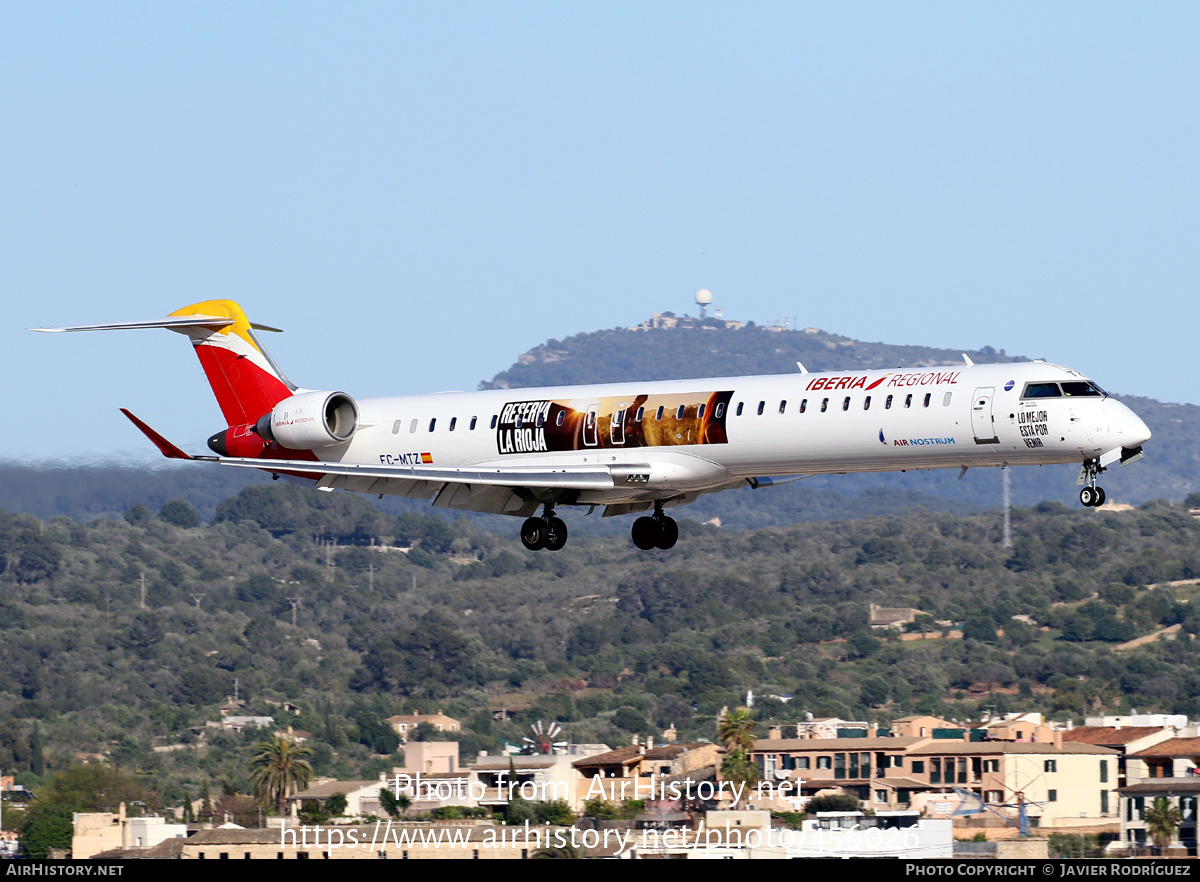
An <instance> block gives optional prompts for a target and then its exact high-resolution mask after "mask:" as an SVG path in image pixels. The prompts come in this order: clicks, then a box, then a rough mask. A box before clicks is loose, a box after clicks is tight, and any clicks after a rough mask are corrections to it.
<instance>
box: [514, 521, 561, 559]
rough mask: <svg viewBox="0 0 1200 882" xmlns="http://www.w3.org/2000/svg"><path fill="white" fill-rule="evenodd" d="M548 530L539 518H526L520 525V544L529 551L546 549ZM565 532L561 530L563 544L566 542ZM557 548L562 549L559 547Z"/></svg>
mask: <svg viewBox="0 0 1200 882" xmlns="http://www.w3.org/2000/svg"><path fill="white" fill-rule="evenodd" d="M549 533H550V530H549V529H548V527H547V524H546V522H545V521H544V520H542V519H541V518H526V519H525V523H523V524H522V525H521V544H522V545H524V546H525V547H526V548H528V549H529V550H530V551H539V550H541V549H543V548H545V547H546V541H547V539H548V538H549V535H548V534H549ZM566 541H567V538H566V530H565V528H564V530H563V542H566ZM559 548H562V546H561V545H560V546H559Z"/></svg>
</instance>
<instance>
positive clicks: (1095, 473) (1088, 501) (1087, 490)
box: [1079, 459, 1106, 508]
mask: <svg viewBox="0 0 1200 882" xmlns="http://www.w3.org/2000/svg"><path fill="white" fill-rule="evenodd" d="M1103 471H1104V467H1103V466H1102V465H1100V462H1099V461H1098V460H1095V459H1089V460H1088V461H1087V462H1085V463H1084V464H1083V472H1082V473H1081V474H1080V475H1079V480H1080V481H1081V482H1082V481H1087V486H1085V487H1084V488H1083V489H1082V490H1080V491H1079V501H1080V502H1082V503H1083V504H1084V505H1086V506H1088V507H1090V508H1095V507H1097V506H1100V505H1104V500H1105V498H1106V497H1105V495H1104V488H1103V487H1097V486H1096V478H1098V477H1099V476H1100V473H1101V472H1103Z"/></svg>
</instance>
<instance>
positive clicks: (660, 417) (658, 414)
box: [654, 407, 663, 420]
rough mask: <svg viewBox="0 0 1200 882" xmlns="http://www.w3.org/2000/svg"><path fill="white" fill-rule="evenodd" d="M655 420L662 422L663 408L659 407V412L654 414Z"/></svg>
mask: <svg viewBox="0 0 1200 882" xmlns="http://www.w3.org/2000/svg"><path fill="white" fill-rule="evenodd" d="M654 418H655V419H656V420H661V419H662V418H663V408H662V407H659V409H658V412H657V413H655V414H654Z"/></svg>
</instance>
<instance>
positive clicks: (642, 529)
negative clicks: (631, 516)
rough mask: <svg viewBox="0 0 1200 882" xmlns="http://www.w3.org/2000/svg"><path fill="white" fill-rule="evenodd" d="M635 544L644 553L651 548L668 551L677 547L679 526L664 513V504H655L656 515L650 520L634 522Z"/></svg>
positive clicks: (639, 519)
mask: <svg viewBox="0 0 1200 882" xmlns="http://www.w3.org/2000/svg"><path fill="white" fill-rule="evenodd" d="M631 533H632V535H633V544H634V545H636V546H637V547H638V548H640V549H641V550H642V551H648V550H649V549H651V548H662V549H664V550H665V549H667V548H671V547H673V546H674V545H675V542H676V541H677V540H678V539H679V524H677V523H675V519H674V518H669V517H667V516H666V515H664V514H663V512H662V503H661V502H656V503H654V514H653V515H652V516H651V517H648V518H638V519H637V520H636V521H634V522H633V530H632V531H631Z"/></svg>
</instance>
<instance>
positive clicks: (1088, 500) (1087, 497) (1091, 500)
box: [1079, 487, 1096, 508]
mask: <svg viewBox="0 0 1200 882" xmlns="http://www.w3.org/2000/svg"><path fill="white" fill-rule="evenodd" d="M1079 501H1080V502H1081V503H1083V504H1084V505H1086V506H1087V507H1088V508H1091V507H1092V506H1093V505H1095V504H1096V491H1095V489H1093V488H1092V487H1084V488H1083V489H1082V490H1080V491H1079Z"/></svg>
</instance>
